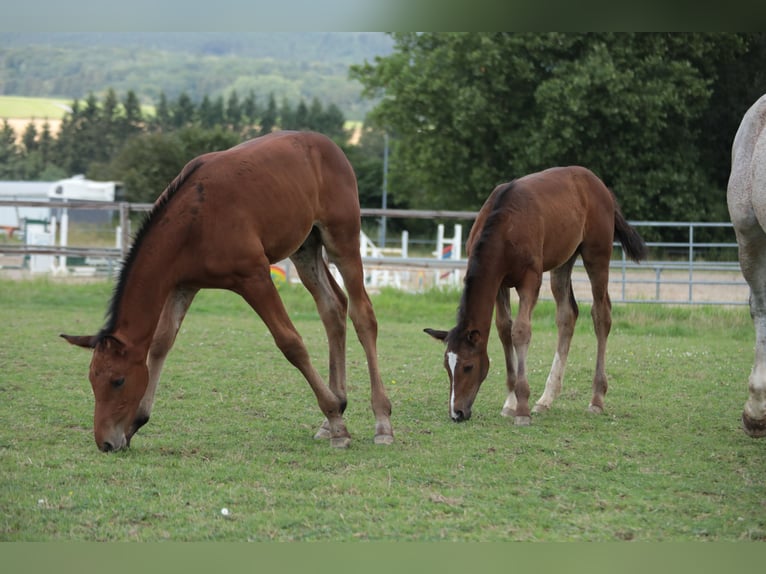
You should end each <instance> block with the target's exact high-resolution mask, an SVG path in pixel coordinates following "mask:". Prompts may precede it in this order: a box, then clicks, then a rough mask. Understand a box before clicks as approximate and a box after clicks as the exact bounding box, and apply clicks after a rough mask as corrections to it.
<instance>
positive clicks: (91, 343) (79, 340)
mask: <svg viewBox="0 0 766 574" xmlns="http://www.w3.org/2000/svg"><path fill="white" fill-rule="evenodd" d="M59 336H60V337H62V338H63V339H66V341H67V342H68V343H69V344H70V345H75V346H77V347H83V348H84V349H93V348H95V346H96V337H95V336H94V335H65V334H64V333H61V335H59Z"/></svg>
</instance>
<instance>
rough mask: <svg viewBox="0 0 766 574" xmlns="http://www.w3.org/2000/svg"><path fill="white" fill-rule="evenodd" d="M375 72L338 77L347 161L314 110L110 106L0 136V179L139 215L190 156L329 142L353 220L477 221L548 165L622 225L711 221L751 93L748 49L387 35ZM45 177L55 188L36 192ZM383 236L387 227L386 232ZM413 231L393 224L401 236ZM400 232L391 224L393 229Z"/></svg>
mask: <svg viewBox="0 0 766 574" xmlns="http://www.w3.org/2000/svg"><path fill="white" fill-rule="evenodd" d="M392 39H393V41H394V48H393V51H392V52H391V53H390V55H387V56H384V57H376V58H375V59H374V61H372V62H365V63H364V64H358V65H352V66H351V68H350V70H351V73H350V75H351V77H352V78H354V79H356V80H358V81H359V82H360V83H361V84H362V86H363V89H364V94H365V96H367V97H369V98H371V99H372V100H373V101H374V102H376V103H375V106H374V108H373V110H372V112H371V113H370V114H368V116H367V118H366V120H365V129H364V135H363V137H362V139H361V141H360V142H358V143H357V144H355V145H350V144H349V143H348V134H346V133H345V132H344V131H343V123H344V122H343V112H342V111H341V110H340V109H339V108H338V107H337V106H334V105H324V104H323V103H322V102H321V101H319V100H317V99H313V100H312V101H308V102H307V101H303V100H301V101H300V102H299V103H298V104H297V105H296V104H293V103H291V102H290V101H289V100H287V99H286V98H283V99H282V100H280V101H277V100H276V99H275V97H274V96H273V95H272V96H268V97H266V98H263V97H261V98H257V97H255V95H254V94H253V93H252V92H247V93H246V95H244V97H242V96H240V95H238V94H237V92H236V91H231V92H228V96H227V97H225V98H224V97H222V96H218V97H216V98H211V97H208V96H204V97H202V98H200V99H192V98H191V97H190V96H188V95H186V94H185V93H181V94H180V95H179V96H178V97H175V98H166V97H164V96H163V95H162V93H161V94H160V96H159V98H158V99H157V100H155V101H154V113H152V114H146V113H143V112H142V108H141V106H140V105H139V101H138V98H137V97H136V96H135V94H133V93H132V92H130V91H128V92H127V93H126V94H125V96H124V97H123V98H122V99H121V100H120V99H118V97H117V95H116V94H115V93H114V91H113V90H107V91H106V92H105V95H104V97H103V98H101V99H99V98H97V97H95V96H93V95H92V94H91V95H90V96H88V97H87V98H86V99H85V100H83V101H80V102H78V101H75V104H74V105H73V109H72V112H71V113H70V114H67V116H66V117H65V118H64V122H63V124H62V127H61V131H60V132H59V133H58V135H57V136H52V135H51V134H50V133H49V131H47V130H46V129H45V128H43V129H42V130H41V131H40V132H39V133H37V132H35V128H34V127H33V126H31V127H28V128H27V130H26V131H25V133H24V134H23V135H22V137H21V143H20V144H15V143H12V141H15V140H14V138H13V137H12V135H11V134H9V133H8V126H7V125H6V126H3V128H2V133H0V170H2V171H0V177H2V178H4V179H9V178H17V179H34V178H46V179H55V178H56V177H61V176H69V175H72V174H73V173H84V174H86V175H87V176H88V177H91V178H94V179H114V180H119V181H122V182H124V183H125V187H126V190H127V193H128V199H130V200H131V201H151V200H152V199H153V198H154V197H156V196H157V195H158V194H159V193H160V192H161V191H162V189H164V187H165V186H166V185H167V183H168V182H169V181H170V180H171V179H172V178H173V177H174V176H175V175H176V174H177V173H178V171H179V170H180V168H181V167H182V166H183V165H184V163H186V161H188V160H189V159H191V158H192V157H194V156H195V155H199V154H200V153H204V152H207V151H211V150H214V149H223V148H226V147H230V146H231V145H234V144H236V143H239V142H240V141H242V140H243V139H246V138H248V137H252V136H255V135H259V134H261V133H266V132H268V131H271V130H274V129H283V128H285V129H315V130H317V131H321V132H324V133H326V134H328V135H330V136H331V137H333V138H334V139H336V140H337V141H338V142H339V143H340V144H341V146H342V147H343V148H344V150H345V151H346V153H347V155H349V159H350V160H351V163H352V165H353V166H354V168H355V170H356V172H357V177H358V179H359V187H360V197H361V201H362V205H363V206H366V207H378V206H380V205H381V201H380V199H381V186H382V167H383V166H382V158H383V141H384V137H383V134H387V135H388V138H387V139H388V141H389V142H390V156H389V157H390V160H389V173H388V179H387V182H388V198H387V201H388V206H389V207H397V208H408V207H410V208H423V209H437V208H438V209H458V210H478V208H479V207H480V206H481V204H482V203H483V201H484V200H485V199H486V197H487V196H488V195H489V193H490V192H491V190H492V189H493V187H494V186H495V185H497V184H498V183H501V182H505V181H509V180H511V179H513V178H517V177H520V176H523V175H525V174H527V173H530V172H533V171H538V170H541V169H545V168H547V167H551V166H554V165H567V164H579V165H584V166H586V167H588V168H590V169H591V170H593V171H594V172H596V173H597V174H598V175H599V176H600V177H601V178H602V179H603V180H604V181H605V182H606V184H607V185H608V186H609V187H610V188H612V189H613V190H614V192H615V194H616V195H617V197H618V199H619V201H620V204H621V206H622V209H623V212H624V213H625V215H626V217H628V218H629V219H634V220H659V221H662V220H665V221H667V220H676V221H725V220H727V219H728V213H727V210H726V202H725V188H726V183H727V179H728V173H729V169H730V154H731V143H732V140H733V137H734V133H735V132H736V129H737V126H738V124H739V122H740V120H741V118H742V115H743V114H744V112H745V111H746V110H747V108H748V107H749V106H750V105H751V104H752V102H754V101H755V100H756V99H757V98H758V97H759V96H760V95H762V94H763V93H764V92H766V34H764V33H747V34H745V33H737V34H734V33H694V34H672V33H631V34H628V33H588V34H570V33H544V34H542V33H524V34H519V33H395V34H392ZM54 174H55V176H56V177H52V176H53V175H54ZM392 223H393V222H392ZM427 223H428V222H425V223H424V222H415V223H413V222H407V225H408V227H409V228H410V230H411V231H413V228H415V229H414V231H415V232H417V229H416V228H417V226H418V225H426V224H427ZM398 224H400V225H401V224H404V222H398Z"/></svg>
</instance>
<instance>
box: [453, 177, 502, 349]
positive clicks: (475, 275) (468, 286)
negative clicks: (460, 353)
mask: <svg viewBox="0 0 766 574" xmlns="http://www.w3.org/2000/svg"><path fill="white" fill-rule="evenodd" d="M515 185H516V180H515V179H514V180H513V181H511V182H510V183H507V184H505V185H502V186H500V188H499V189H498V190H497V193H495V198H494V201H493V202H492V206H491V209H490V212H489V215H488V216H487V219H486V220H485V221H484V227H482V230H481V233H480V234H479V237H478V238H477V239H476V241H475V242H474V244H473V248H472V250H471V256H470V257H469V259H468V268H467V269H466V273H465V277H464V278H463V294H462V295H461V297H460V306H459V307H458V311H457V327H456V328H455V329H453V330H452V331H451V332H450V334H449V335H448V337H447V342H454V341H450V340H449V339H450V338H451V337H460V336H462V331H464V330H465V324H464V323H465V318H466V306H467V302H468V298H469V296H470V295H471V293H472V291H473V290H474V289H475V288H476V287H475V286H476V284H477V283H479V282H480V281H481V280H482V277H481V275H482V273H481V256H482V253H483V251H485V249H486V246H487V244H488V243H490V242H491V241H492V237H493V235H494V234H495V231H496V229H497V228H498V227H499V226H500V225H502V211H503V207H504V206H505V205H506V204H507V202H508V194H510V193H511V192H512V191H513V188H514V187H515Z"/></svg>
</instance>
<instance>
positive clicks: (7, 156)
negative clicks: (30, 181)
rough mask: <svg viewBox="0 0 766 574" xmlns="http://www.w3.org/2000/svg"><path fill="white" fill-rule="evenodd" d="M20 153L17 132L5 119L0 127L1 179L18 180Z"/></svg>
mask: <svg viewBox="0 0 766 574" xmlns="http://www.w3.org/2000/svg"><path fill="white" fill-rule="evenodd" d="M18 165H19V153H18V148H17V146H16V132H15V131H14V130H13V128H12V127H11V124H9V123H8V120H7V119H3V123H2V126H1V127H0V179H17V178H18Z"/></svg>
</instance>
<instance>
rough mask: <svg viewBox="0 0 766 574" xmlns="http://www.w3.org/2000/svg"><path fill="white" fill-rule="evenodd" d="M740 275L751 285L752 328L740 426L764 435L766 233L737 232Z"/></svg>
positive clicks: (751, 434)
mask: <svg viewBox="0 0 766 574" xmlns="http://www.w3.org/2000/svg"><path fill="white" fill-rule="evenodd" d="M738 241H739V259H740V264H741V267H742V274H743V275H744V277H745V280H746V281H747V283H748V285H749V286H750V315H751V316H752V318H753V326H754V327H755V359H754V362H753V368H752V370H751V372H750V377H749V378H748V398H747V401H746V402H745V406H744V409H743V410H742V427H743V429H744V431H745V433H747V434H748V435H749V436H751V437H753V438H760V437H766V234H764V233H763V232H762V231H760V229H758V230H757V231H756V232H755V234H754V237H753V236H745V235H744V234H738Z"/></svg>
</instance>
